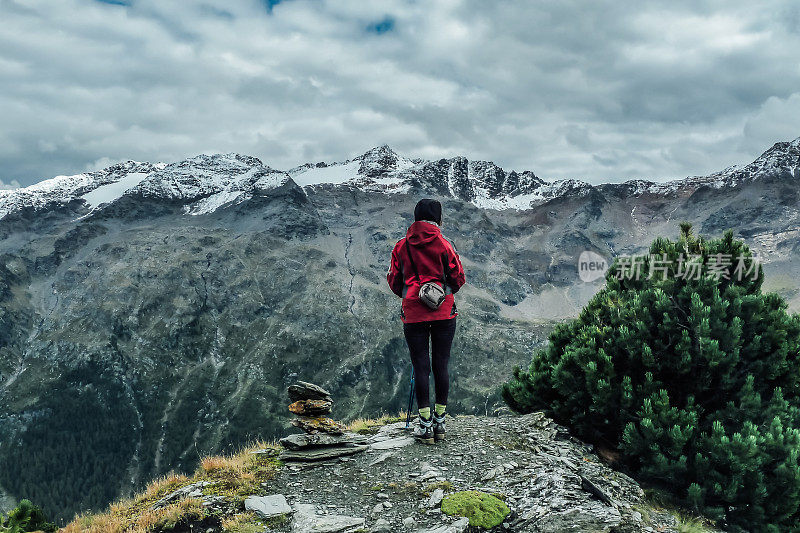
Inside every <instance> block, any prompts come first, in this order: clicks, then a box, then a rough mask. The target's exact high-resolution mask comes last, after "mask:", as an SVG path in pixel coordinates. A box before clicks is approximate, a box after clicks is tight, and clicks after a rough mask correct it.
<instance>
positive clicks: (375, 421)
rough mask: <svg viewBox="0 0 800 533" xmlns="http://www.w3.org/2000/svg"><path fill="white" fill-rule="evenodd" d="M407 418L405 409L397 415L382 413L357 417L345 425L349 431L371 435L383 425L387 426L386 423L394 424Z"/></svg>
mask: <svg viewBox="0 0 800 533" xmlns="http://www.w3.org/2000/svg"><path fill="white" fill-rule="evenodd" d="M405 419H406V413H405V411H401V412H400V413H398V414H397V415H382V416H380V417H378V418H356V419H355V420H353V421H352V422H350V423H349V424H347V425H346V426H345V429H346V430H347V431H352V432H353V433H359V434H362V435H369V434H371V433H376V432H377V431H378V428H380V427H381V426H385V425H386V424H392V423H394V422H400V421H401V420H405Z"/></svg>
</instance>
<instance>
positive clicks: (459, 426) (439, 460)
mask: <svg viewBox="0 0 800 533" xmlns="http://www.w3.org/2000/svg"><path fill="white" fill-rule="evenodd" d="M303 438H304V439H305V438H313V436H308V437H306V436H304V437H303ZM317 438H321V439H323V440H324V439H330V438H332V437H330V436H324V437H323V436H319V437H317ZM337 438H338V437H337ZM298 441H302V439H300V438H299V437H293V438H291V439H290V438H287V439H283V440H282V441H281V443H282V444H283V445H285V446H295V445H297V444H304V441H303V442H298ZM366 444H367V445H368V446H367V447H366V448H367V449H366V450H365V451H364V453H360V454H358V455H355V456H352V457H343V456H338V457H330V458H329V459H327V460H322V461H317V462H305V463H288V464H287V466H286V467H285V468H284V469H282V470H281V471H280V472H279V474H278V476H277V477H276V478H275V479H274V480H272V481H270V482H268V483H266V484H265V489H266V490H267V491H269V492H274V493H278V494H281V495H283V496H285V498H286V500H287V501H288V502H289V504H290V505H291V507H292V509H293V511H294V516H293V518H292V520H291V521H290V522H288V523H287V524H285V525H284V526H282V527H284V529H283V530H282V531H287V532H288V531H292V532H300V531H355V530H359V528H362V529H360V530H361V531H371V532H379V531H393V532H394V531H408V532H410V533H411V532H417V533H434V532H435V533H464V532H466V531H478V530H479V528H477V527H475V526H476V524H477V523H478V519H475V520H476V522H475V523H473V524H471V523H470V518H466V517H463V516H458V514H454V515H453V516H448V514H445V512H443V511H442V502H443V501H445V502H447V503H448V506H447V507H448V509H446V510H445V511H446V512H447V513H452V512H453V508H456V509H461V510H460V511H458V512H463V513H464V514H465V515H468V516H472V517H473V518H475V517H476V516H479V515H480V513H479V512H478V513H472V512H470V510H469V509H465V508H464V507H463V505H456V506H453V505H452V504H451V503H452V501H454V500H456V499H458V498H459V497H460V496H461V495H462V494H467V495H469V496H471V497H472V498H473V499H475V500H488V499H494V498H499V499H500V500H502V502H503V505H502V506H503V507H505V506H507V508H508V511H509V512H508V513H507V514H506V512H505V511H504V512H503V513H502V514H503V516H504V517H505V518H504V519H502V524H501V525H499V526H498V528H499V529H498V530H502V531H514V532H520V533H545V532H552V533H556V532H559V533H560V532H576V533H580V532H607V533H635V532H648V531H649V532H655V531H660V532H676V531H678V525H679V523H678V519H677V518H676V517H675V516H673V515H672V514H670V513H669V512H667V511H664V510H655V509H653V508H651V507H650V506H649V505H648V503H647V501H646V500H645V498H644V493H643V491H642V489H641V488H640V487H639V485H638V484H637V483H636V482H635V481H634V480H632V479H631V478H630V477H628V476H626V475H625V474H622V473H620V472H617V471H615V470H613V469H612V468H610V467H609V466H607V465H605V464H604V463H603V462H602V461H601V460H600V459H599V457H598V456H597V455H596V453H595V452H594V450H593V449H592V447H591V446H587V445H585V444H583V443H582V442H580V441H578V440H576V439H574V438H573V437H571V436H570V434H569V432H568V431H567V430H566V428H563V427H561V426H559V425H557V424H555V423H554V422H553V421H552V420H550V419H548V418H547V417H545V416H544V415H543V414H542V413H533V414H530V415H524V416H516V415H504V416H500V417H495V418H493V417H479V416H458V417H454V418H452V420H451V421H449V422H448V434H447V439H446V440H445V441H444V442H442V443H439V444H437V445H436V446H421V445H417V444H416V443H415V442H414V439H413V438H410V428H408V429H407V428H406V427H405V422H398V423H394V424H388V425H385V426H382V427H380V428H379V429H378V430H377V431H376V433H375V434H374V435H372V436H370V437H368V438H367V439H366ZM463 500H468V499H465V498H460V501H463ZM498 505H499V504H498Z"/></svg>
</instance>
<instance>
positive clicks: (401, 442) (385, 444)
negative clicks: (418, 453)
mask: <svg viewBox="0 0 800 533" xmlns="http://www.w3.org/2000/svg"><path fill="white" fill-rule="evenodd" d="M409 444H414V437H395V438H393V439H386V440H381V441H378V442H373V443H372V444H370V445H369V446H370V448H371V449H373V450H394V449H396V448H405V447H406V446H408V445H409Z"/></svg>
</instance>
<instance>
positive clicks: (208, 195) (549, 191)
mask: <svg viewBox="0 0 800 533" xmlns="http://www.w3.org/2000/svg"><path fill="white" fill-rule="evenodd" d="M780 172H788V173H789V174H790V175H791V176H792V177H794V178H800V137H798V138H797V139H794V140H793V141H785V142H778V143H775V144H774V145H773V146H772V147H770V148H769V149H767V150H766V151H764V152H763V153H762V154H761V155H760V156H759V157H758V158H756V159H755V160H754V161H753V162H751V163H749V164H747V165H744V166H735V165H734V166H731V167H728V168H726V169H723V170H721V171H718V172H715V173H712V174H709V175H707V176H690V177H687V178H683V179H678V180H670V181H666V182H653V181H649V180H644V179H633V180H627V181H624V182H621V183H601V184H596V185H592V184H589V183H587V182H585V181H581V180H577V179H561V180H554V181H546V180H543V179H542V178H540V177H538V176H536V174H535V173H534V172H533V171H530V170H525V171H516V170H510V171H506V170H505V169H503V168H502V167H499V166H497V165H495V164H494V163H493V162H491V161H483V160H469V159H467V158H466V157H463V156H456V157H452V158H441V159H438V160H424V159H420V158H415V159H409V158H406V157H403V156H400V155H398V154H397V153H396V152H395V151H394V150H392V149H391V147H389V146H388V145H386V144H384V145H380V146H376V147H374V148H372V149H370V150H367V151H366V152H365V153H363V154H361V155H359V156H357V157H354V158H352V159H347V160H345V161H342V162H334V163H325V162H319V163H305V164H302V165H299V166H297V167H294V168H291V169H289V170H277V169H274V168H272V167H270V166H268V165H265V164H264V163H263V162H262V161H261V160H260V159H258V158H256V157H253V156H249V155H242V154H238V153H233V152H231V153H226V154H210V155H207V154H199V155H196V156H193V157H190V158H188V159H185V160H183V161H178V162H175V163H169V164H167V163H149V162H137V161H131V160H129V161H125V162H120V163H117V164H115V165H112V166H110V167H107V168H105V169H102V170H98V171H94V172H88V173H81V174H76V175H73V176H56V177H55V178H50V179H48V180H44V181H42V182H39V183H36V184H34V185H31V186H29V187H24V188H19V189H13V190H6V191H0V219H2V218H4V217H5V216H7V215H10V214H13V213H15V212H18V211H21V210H23V209H26V208H31V209H33V210H34V211H40V210H46V209H47V208H48V207H52V206H54V205H59V204H61V205H63V204H68V203H69V202H71V201H79V200H81V199H83V200H85V196H86V195H88V194H89V193H92V192H94V191H95V190H96V189H99V188H101V187H104V186H110V185H113V184H115V183H118V182H119V181H120V180H123V179H124V178H125V177H126V176H127V175H129V174H131V173H141V174H146V176H145V177H144V178H143V179H142V181H140V182H137V183H136V184H134V185H133V186H131V187H130V188H127V189H125V190H122V191H120V194H119V196H122V195H126V194H132V195H137V194H138V195H141V196H143V197H151V198H161V199H167V200H179V201H181V202H183V203H184V207H185V211H186V213H187V214H193V215H201V214H207V213H209V212H212V211H214V210H216V209H218V208H221V207H224V206H230V205H236V204H238V203H241V202H243V201H247V200H249V199H250V198H251V197H252V194H253V192H254V191H258V190H269V189H272V188H276V187H279V186H281V185H284V184H285V183H286V182H287V181H289V180H292V181H294V182H295V183H296V184H297V185H299V186H300V187H308V186H318V185H322V184H333V185H349V186H353V187H355V188H358V189H360V190H365V191H374V192H383V193H386V194H392V193H407V192H409V191H410V190H412V189H414V188H418V189H421V190H423V191H425V192H431V193H438V194H440V195H442V196H445V197H447V196H449V197H453V198H458V199H461V200H465V201H468V202H471V203H473V204H474V205H476V206H477V207H480V208H484V209H495V210H503V209H516V210H528V209H531V208H532V207H534V206H535V205H541V204H543V203H545V202H547V201H550V200H553V199H557V198H561V197H564V196H570V195H585V194H589V192H590V191H592V190H612V191H616V192H617V193H619V192H623V193H625V194H626V195H628V196H637V195H641V194H645V193H650V194H655V195H667V194H691V192H694V191H695V190H697V189H699V188H700V187H703V186H707V187H713V188H723V187H735V186H737V185H739V184H741V183H742V182H744V181H747V180H751V179H757V178H758V177H760V176H765V175H771V174H775V173H780ZM117 198H118V197H115V198H113V199H110V201H115V200H116V199H117ZM94 207H96V206H94Z"/></svg>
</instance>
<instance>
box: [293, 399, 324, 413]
mask: <svg viewBox="0 0 800 533" xmlns="http://www.w3.org/2000/svg"><path fill="white" fill-rule="evenodd" d="M332 405H333V404H332V403H331V402H329V401H326V400H297V401H296V402H294V403H293V404H291V405H290V406H289V412H291V413H294V414H296V415H305V416H318V415H327V414H328V413H330V412H331V406H332Z"/></svg>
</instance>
